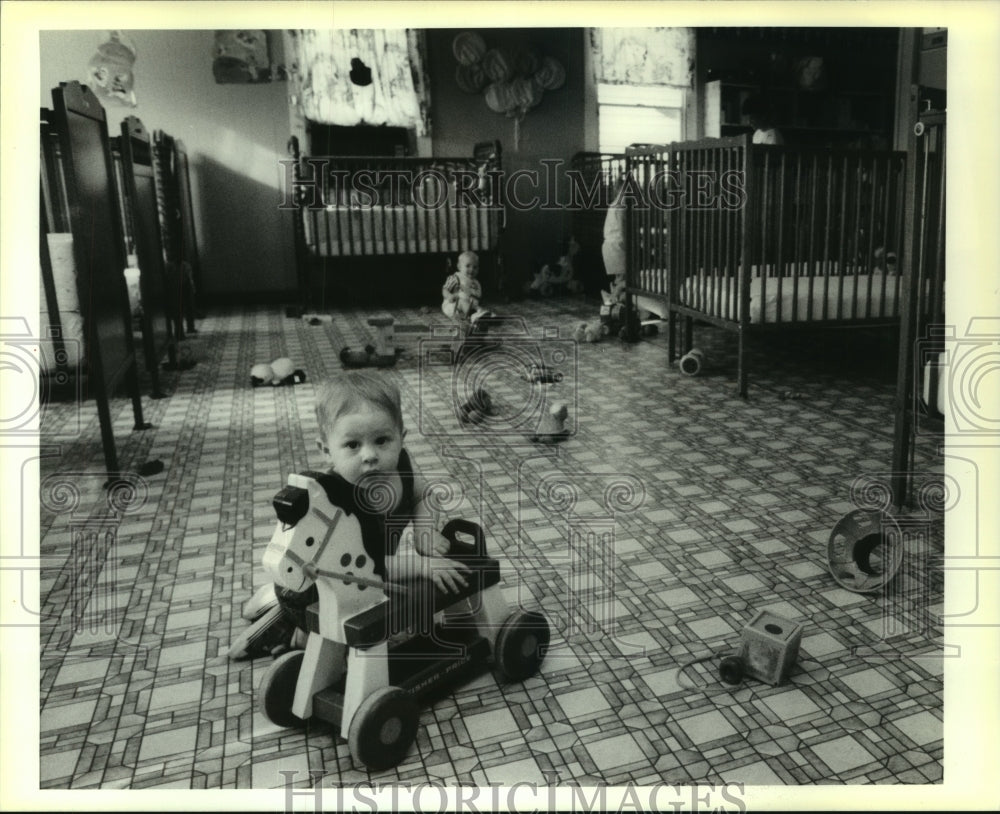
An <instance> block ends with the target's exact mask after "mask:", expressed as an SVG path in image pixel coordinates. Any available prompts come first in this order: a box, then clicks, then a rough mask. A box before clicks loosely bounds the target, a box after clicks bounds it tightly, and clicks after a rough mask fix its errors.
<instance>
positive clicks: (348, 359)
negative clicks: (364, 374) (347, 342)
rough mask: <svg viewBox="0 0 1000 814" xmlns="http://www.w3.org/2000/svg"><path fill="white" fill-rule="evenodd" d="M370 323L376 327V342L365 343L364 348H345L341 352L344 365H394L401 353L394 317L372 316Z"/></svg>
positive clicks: (341, 360)
mask: <svg viewBox="0 0 1000 814" xmlns="http://www.w3.org/2000/svg"><path fill="white" fill-rule="evenodd" d="M368 324H369V325H371V326H372V327H373V328H374V329H375V335H374V339H375V341H374V344H371V345H365V348H364V350H351V349H350V348H344V349H343V350H341V352H340V362H341V364H342V365H343V366H344V367H352V368H353V367H392V366H393V365H394V364H396V357H397V356H398V355H399V353H398V351H397V349H396V337H395V332H394V326H395V320H394V319H393V318H392V317H370V318H369V319H368Z"/></svg>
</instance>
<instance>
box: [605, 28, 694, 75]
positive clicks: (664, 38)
mask: <svg viewBox="0 0 1000 814" xmlns="http://www.w3.org/2000/svg"><path fill="white" fill-rule="evenodd" d="M590 38H591V52H592V54H593V64H594V79H595V81H597V82H602V83H608V84H611V85H622V84H625V85H666V86H668V87H677V88H690V87H691V82H692V76H693V71H694V56H695V36H694V29H693V28H592V29H591V30H590Z"/></svg>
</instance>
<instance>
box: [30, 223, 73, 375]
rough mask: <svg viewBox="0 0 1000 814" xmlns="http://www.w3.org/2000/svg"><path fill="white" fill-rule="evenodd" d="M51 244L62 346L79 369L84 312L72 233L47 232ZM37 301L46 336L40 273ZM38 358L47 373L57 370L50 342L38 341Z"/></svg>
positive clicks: (70, 364)
mask: <svg viewBox="0 0 1000 814" xmlns="http://www.w3.org/2000/svg"><path fill="white" fill-rule="evenodd" d="M46 238H47V242H48V244H49V260H50V262H51V265H52V282H53V284H54V286H55V290H56V302H57V303H58V304H59V323H60V326H61V329H62V333H61V336H62V339H63V345H64V347H65V350H66V359H65V363H66V365H67V366H68V367H70V368H71V369H72V368H77V367H79V365H80V359H81V358H82V355H83V315H82V314H81V313H80V298H79V294H78V293H77V288H76V262H75V261H74V259H73V235H72V234H70V233H68V232H58V233H53V234H49V235H46ZM38 303H39V310H40V317H41V320H40V321H41V325H42V332H43V336H44V335H45V331H46V330H51V328H50V326H51V325H52V322H51V319H50V317H49V309H48V300H47V299H46V297H45V285H44V283H43V282H42V275H41V273H40V272H39V275H38ZM38 350H39V359H40V362H41V366H42V371H43V372H44V373H55V372H56V370H57V367H56V347H55V344H54V343H53V342H51V341H43V342H39V343H38Z"/></svg>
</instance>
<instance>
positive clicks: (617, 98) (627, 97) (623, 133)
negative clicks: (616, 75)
mask: <svg viewBox="0 0 1000 814" xmlns="http://www.w3.org/2000/svg"><path fill="white" fill-rule="evenodd" d="M684 94H685V91H684V90H683V89H681V88H672V87H666V86H663V85H606V84H599V85H598V86H597V127H598V142H599V145H598V149H599V150H600V151H601V152H602V153H624V152H625V148H626V147H628V146H629V145H630V144H669V143H670V142H672V141H681V140H682V139H683V138H684V103H685V98H684Z"/></svg>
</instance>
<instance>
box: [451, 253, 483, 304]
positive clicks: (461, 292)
mask: <svg viewBox="0 0 1000 814" xmlns="http://www.w3.org/2000/svg"><path fill="white" fill-rule="evenodd" d="M478 277H479V255H477V254H476V253H475V252H472V251H465V252H462V253H461V254H460V255H459V256H458V268H457V270H456V271H455V272H454V273H453V274H449V275H448V278H447V279H446V280H445V281H444V285H443V286H442V287H441V297H442V302H441V311H442V312H443V313H444V314H445V316H448V317H451V318H452V319H453V320H455V321H456V322H469V321H471V322H475V321H476V320H477V319H478V318H479V317H480V316H482V315H483V314H484V313H485V312H484V311H483V309H481V308H480V307H479V298H480V297H482V296H483V287H482V286H481V285H480V284H479V280H478V279H477V278H478Z"/></svg>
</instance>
